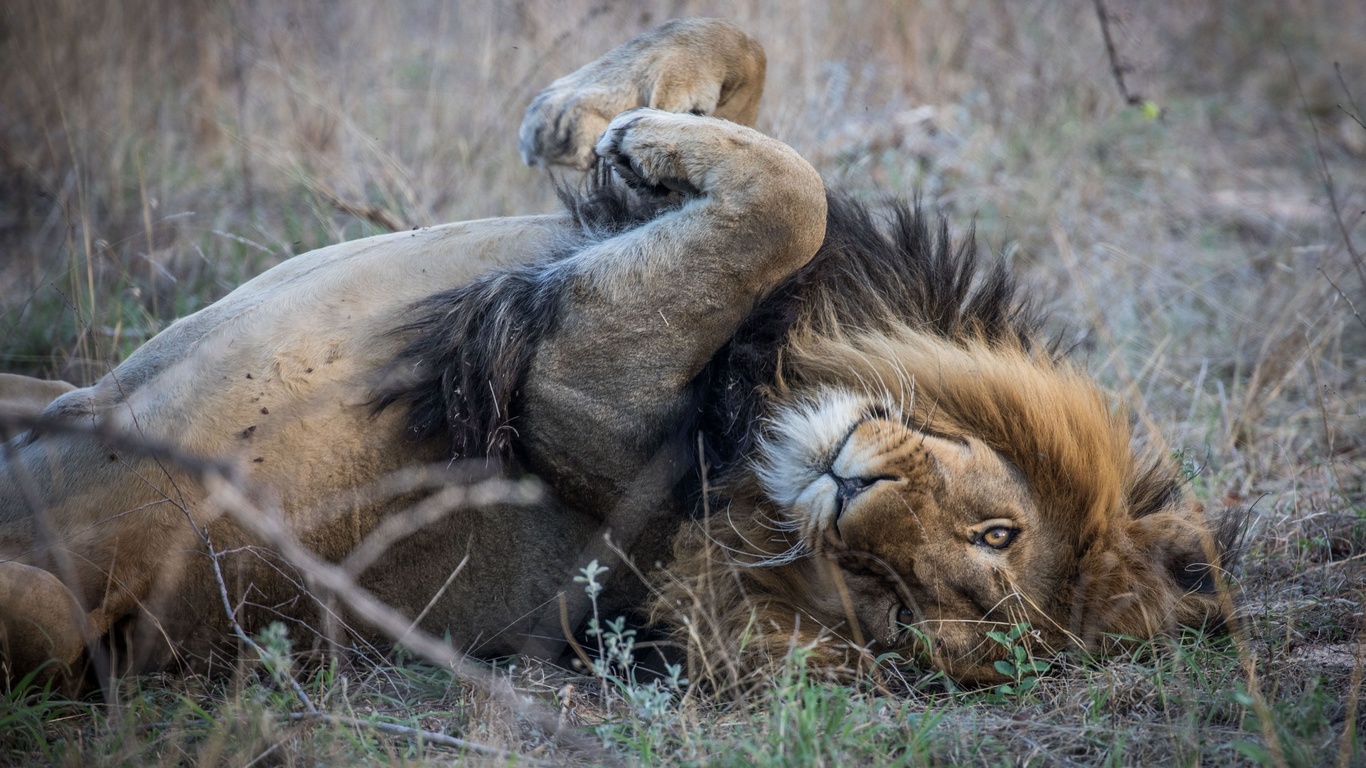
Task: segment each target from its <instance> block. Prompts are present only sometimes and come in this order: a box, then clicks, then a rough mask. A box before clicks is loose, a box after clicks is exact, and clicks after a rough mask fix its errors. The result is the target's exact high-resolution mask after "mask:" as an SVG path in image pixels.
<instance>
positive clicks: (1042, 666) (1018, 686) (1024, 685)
mask: <svg viewBox="0 0 1366 768" xmlns="http://www.w3.org/2000/svg"><path fill="white" fill-rule="evenodd" d="M1033 631H1034V630H1033V628H1032V627H1030V626H1029V624H1028V623H1023V622H1022V623H1019V624H1012V625H1011V626H1010V630H1009V631H1008V632H1000V631H996V630H993V631H991V632H988V633H987V637H989V638H991V640H992V641H994V642H996V643H998V644H999V645H1001V646H1002V647H1004V648H1005V649H1006V656H1007V658H1005V659H1001V660H1000V661H997V662H995V663H994V664H993V665H992V666H994V667H995V668H996V671H997V672H1000V673H1001V674H1002V675H1005V676H1006V677H1008V678H1010V682H1006V683H1001V684H1000V685H998V686H996V690H995V691H994V694H993V695H994V696H995V698H997V699H1000V700H1002V701H1004V700H1007V699H1020V698H1023V697H1024V696H1025V695H1027V694H1028V693H1029V692H1030V691H1033V690H1034V689H1035V688H1036V687H1038V685H1039V675H1041V674H1043V673H1044V672H1047V671H1048V669H1049V667H1050V666H1051V665H1050V664H1049V663H1048V662H1046V661H1040V660H1038V659H1034V658H1031V657H1030V655H1029V649H1028V648H1027V647H1026V645H1025V641H1024V639H1025V638H1026V637H1028V636H1031V635H1032V634H1033Z"/></svg>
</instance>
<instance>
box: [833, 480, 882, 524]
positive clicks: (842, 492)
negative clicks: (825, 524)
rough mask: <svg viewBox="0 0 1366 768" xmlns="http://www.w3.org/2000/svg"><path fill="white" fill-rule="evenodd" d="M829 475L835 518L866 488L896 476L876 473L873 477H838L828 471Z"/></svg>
mask: <svg viewBox="0 0 1366 768" xmlns="http://www.w3.org/2000/svg"><path fill="white" fill-rule="evenodd" d="M830 477H831V478H832V479H834V481H835V503H836V510H835V519H836V520H838V519H839V518H840V516H841V515H843V514H844V510H846V509H848V508H849V503H850V502H852V501H853V500H854V499H855V498H856V497H857V496H858V495H859V494H861V493H863V492H864V491H866V490H868V489H869V488H871V487H873V486H874V485H877V484H878V483H880V482H882V481H883V480H896V478H895V477H892V476H891V475H877V476H874V477H840V476H839V475H837V474H835V473H834V472H831V473H830Z"/></svg>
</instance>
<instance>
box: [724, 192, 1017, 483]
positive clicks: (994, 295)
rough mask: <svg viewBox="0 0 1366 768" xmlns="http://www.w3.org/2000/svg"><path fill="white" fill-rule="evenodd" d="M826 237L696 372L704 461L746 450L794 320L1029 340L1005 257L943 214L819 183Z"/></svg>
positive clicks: (732, 458)
mask: <svg viewBox="0 0 1366 768" xmlns="http://www.w3.org/2000/svg"><path fill="white" fill-rule="evenodd" d="M826 197H827V214H826V228H825V241H824V242H823V243H822V244H821V247H820V250H819V251H817V252H816V255H815V256H814V257H813V258H812V259H811V261H810V262H808V263H807V264H806V266H805V267H803V268H802V269H801V270H799V271H798V272H797V273H796V274H794V275H793V276H792V277H791V278H789V279H788V280H787V281H786V282H784V283H783V284H782V285H780V286H779V287H778V288H777V289H776V290H774V291H773V292H772V293H771V294H770V295H769V296H767V297H766V298H764V299H763V300H762V301H761V302H760V303H759V305H758V306H757V307H756V308H755V310H754V312H752V313H751V314H750V316H749V317H748V318H747V319H746V320H745V322H744V324H743V325H741V326H740V328H739V329H738V330H737V331H736V333H735V335H734V336H733V337H732V338H731V340H730V342H729V343H728V344H726V346H724V347H722V348H721V349H720V350H719V351H718V352H717V353H716V356H715V357H713V358H712V361H711V364H710V365H709V366H708V368H707V370H706V371H705V373H704V378H705V386H706V387H707V392H706V394H705V395H704V396H703V398H702V402H703V403H704V406H703V409H704V410H703V415H702V419H701V423H700V428H701V429H702V431H703V434H705V435H706V436H707V445H708V447H709V454H710V455H709V457H708V459H709V461H708V463H709V464H710V465H712V466H714V467H719V468H721V469H722V470H724V469H725V468H728V467H730V466H732V465H733V464H734V463H735V462H736V461H739V460H741V459H743V457H744V456H746V455H747V454H748V453H749V450H750V448H751V446H752V443H753V441H754V439H755V437H756V430H755V427H756V425H757V424H758V423H759V419H760V417H761V416H762V415H763V413H764V411H765V409H766V403H765V400H764V393H765V392H767V391H768V388H769V387H770V385H772V384H773V383H774V382H775V381H776V379H777V377H778V375H779V373H780V372H779V370H778V366H779V363H780V360H781V359H782V355H781V350H782V348H783V346H784V343H785V341H786V339H787V337H788V334H789V332H790V331H791V330H792V329H793V328H794V326H796V325H797V324H798V323H799V322H809V323H811V325H812V329H813V330H814V331H815V332H817V333H821V332H829V331H833V330H834V329H835V328H836V327H839V328H844V329H860V330H865V331H872V332H878V331H887V330H890V329H892V328H893V327H896V326H903V327H904V326H910V327H912V328H918V329H920V330H923V331H924V332H926V333H930V334H934V335H937V336H940V337H943V338H946V339H950V340H958V341H963V340H967V339H969V338H971V339H977V340H981V341H985V342H987V343H988V344H995V343H1000V342H1004V341H1010V342H1012V343H1018V344H1020V345H1021V346H1023V347H1024V348H1026V349H1029V348H1030V347H1031V346H1032V345H1033V344H1034V343H1035V342H1036V340H1037V338H1038V337H1039V333H1040V325H1041V319H1040V316H1039V314H1038V313H1037V312H1036V311H1034V309H1033V308H1032V307H1031V306H1030V305H1029V303H1028V302H1027V301H1024V300H1023V299H1022V298H1021V297H1020V291H1019V288H1018V286H1017V284H1016V282H1015V280H1014V278H1013V277H1012V276H1011V274H1010V272H1009V270H1008V269H1007V268H1006V265H1005V263H1004V261H1002V260H1000V259H996V260H994V261H993V263H992V264H991V265H990V266H989V267H987V268H986V269H983V268H982V267H981V265H980V262H979V252H978V250H977V248H976V245H975V242H974V237H973V234H972V233H971V232H970V233H969V234H968V236H967V237H966V238H964V239H963V241H962V242H960V243H958V244H957V245H955V244H954V242H953V240H952V238H950V236H949V231H948V224H947V222H946V221H945V220H944V219H943V218H942V217H939V218H937V219H935V220H934V221H935V223H934V225H933V229H932V228H931V218H930V217H929V216H927V215H926V214H925V213H924V211H923V210H922V209H921V207H920V205H919V204H918V203H916V204H908V203H906V202H905V201H895V202H892V203H890V205H889V210H888V214H887V215H886V216H885V217H883V220H882V221H879V217H878V216H877V215H876V214H875V213H874V212H873V210H872V209H871V208H870V207H869V206H868V205H867V204H865V203H862V202H859V201H857V200H855V199H853V198H852V197H849V196H847V195H843V194H840V193H828V194H827V196H826Z"/></svg>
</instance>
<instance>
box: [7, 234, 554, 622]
mask: <svg viewBox="0 0 1366 768" xmlns="http://www.w3.org/2000/svg"><path fill="white" fill-rule="evenodd" d="M561 226H562V219H561V218H559V217H536V218H526V219H498V220H487V221H481V222H471V223H467V224H457V225H447V226H444V227H436V228H430V229H425V230H419V231H414V232H405V233H397V234H394V235H388V236H382V237H378V238H370V239H367V240H362V241H356V242H352V243H345V244H341V245H338V246H334V247H332V248H327V249H323V250H321V251H316V252H313V253H309V254H304V255H301V256H299V257H296V258H294V259H291V260H290V261H287V262H285V263H283V264H281V265H280V266H278V267H276V268H275V269H272V270H270V271H268V272H266V273H265V274H263V275H261V276H260V277H258V278H256V279H255V280H253V281H251V282H249V283H247V284H245V285H243V286H242V287H240V288H238V289H237V290H236V291H234V292H233V293H231V294H230V295H228V296H227V297H225V298H224V299H223V300H222V301H220V302H218V303H216V304H214V305H212V306H211V307H208V308H206V309H205V310H203V311H201V312H199V313H196V314H195V315H191V316H189V317H187V318H184V319H182V320H180V321H178V322H177V323H175V324H174V325H172V326H171V327H170V328H168V329H167V330H166V331H164V332H163V333H162V334H160V335H158V336H157V337H156V338H155V339H153V340H151V341H150V342H148V343H147V344H146V345H144V346H143V347H142V348H141V349H139V350H138V351H137V352H135V353H134V354H133V355H132V356H130V357H129V358H128V359H127V360H126V361H125V362H124V363H123V364H121V365H120V366H119V367H118V368H117V369H115V370H114V371H113V372H112V373H111V374H110V375H108V376H106V377H105V378H104V379H102V380H100V381H99V382H97V383H96V384H95V385H94V386H92V387H89V388H86V389H82V390H76V391H74V392H71V393H68V394H67V395H65V396H63V397H61V398H58V400H56V401H54V403H53V404H52V405H51V406H49V408H48V410H47V411H46V415H47V416H48V417H49V418H53V419H59V420H60V419H66V420H69V421H71V422H73V423H77V424H81V423H90V422H91V420H99V421H101V422H102V423H103V424H104V425H105V426H106V427H113V428H114V429H116V430H117V431H119V432H120V433H122V434H123V435H124V436H125V437H126V438H127V439H128V440H130V441H132V442H137V441H141V440H145V441H149V442H152V443H156V444H161V445H168V446H171V447H173V448H174V449H175V451H176V452H179V453H183V454H184V455H186V456H195V457H208V458H212V459H215V460H219V461H224V462H227V463H229V464H231V465H233V466H234V467H236V469H237V471H238V472H239V473H240V475H241V476H242V477H243V478H245V479H246V481H247V485H248V486H249V487H250V488H252V490H253V493H254V494H255V496H256V497H257V498H259V499H260V500H262V503H263V506H265V507H266V508H267V509H268V510H270V511H271V513H273V514H281V513H282V514H284V515H285V517H286V518H287V519H288V520H289V521H290V525H291V528H293V529H294V530H295V532H296V533H297V535H298V536H299V538H300V539H301V541H303V543H304V544H305V545H306V546H308V547H310V548H311V549H313V550H314V551H316V552H317V553H319V554H321V555H323V556H324V557H327V558H332V559H335V558H339V557H342V556H344V555H345V553H346V552H348V551H350V550H351V549H352V548H353V547H354V546H355V545H356V543H358V542H359V541H361V540H362V539H363V538H364V537H365V535H366V534H367V533H368V532H369V531H370V530H371V529H372V528H373V526H374V525H375V524H376V522H377V521H378V520H379V519H380V518H381V517H383V516H384V515H385V514H388V513H389V512H391V511H392V510H391V509H390V508H389V507H387V506H384V505H379V506H376V505H375V504H374V503H373V502H369V501H367V500H365V499H364V498H362V497H363V493H362V491H363V490H364V489H365V488H366V487H367V486H369V485H370V484H371V483H373V482H374V481H376V480H377V479H379V478H381V477H383V476H385V475H387V474H389V473H391V472H393V471H394V470H397V469H401V468H404V467H407V466H411V465H414V464H420V463H425V462H428V461H435V460H439V459H440V458H441V457H440V451H439V450H438V449H434V448H432V447H425V448H424V447H418V446H414V445H412V444H411V443H410V442H408V441H406V440H405V439H404V438H403V431H402V423H401V417H402V414H401V413H400V412H399V409H390V410H389V411H387V412H385V413H383V414H380V415H378V416H375V415H373V414H372V413H371V410H370V408H369V406H368V401H369V399H370V398H371V396H372V395H371V393H372V391H373V388H374V386H375V385H376V384H377V383H378V376H379V375H380V372H381V370H382V369H383V367H384V366H385V365H387V364H388V362H389V360H390V358H391V356H392V354H393V352H395V351H396V345H397V341H396V339H395V338H394V337H393V336H390V335H388V334H389V332H390V331H391V330H392V329H393V328H395V327H397V326H398V325H400V324H401V323H402V322H403V318H404V311H405V309H406V308H407V307H408V306H409V305H411V304H412V302H414V301H415V300H417V299H420V298H422V297H425V296H428V295H430V294H432V293H435V292H438V291H441V290H446V289H449V288H452V287H456V286H459V285H462V284H464V283H466V282H468V281H469V280H471V279H473V278H474V277H476V276H477V275H479V274H481V273H483V272H485V271H487V270H489V269H491V268H495V267H498V266H503V265H508V264H514V263H517V262H519V261H525V260H527V259H529V258H534V257H535V256H537V255H538V254H541V253H545V252H546V250H547V249H548V247H549V246H550V244H552V243H553V242H554V239H555V238H556V237H557V235H558V233H559V232H560V230H561ZM19 460H20V461H21V462H23V463H24V464H25V465H26V467H27V469H26V470H25V471H20V472H16V471H14V468H9V471H0V556H6V557H17V558H18V559H20V560H21V561H27V562H34V563H36V564H39V565H40V566H41V567H47V568H49V569H55V568H56V567H57V565H58V563H56V562H55V561H53V560H52V555H51V554H50V553H49V554H47V555H44V554H43V553H42V552H38V551H36V550H33V546H34V542H35V536H36V528H35V524H34V520H35V518H34V516H33V512H32V510H33V509H34V508H35V507H41V508H43V509H45V515H46V518H47V521H48V522H50V523H51V524H52V525H53V528H55V529H56V532H57V533H58V534H59V536H61V537H62V538H63V539H64V540H65V542H66V546H67V548H68V549H69V550H71V551H72V552H74V553H75V555H76V557H75V558H72V559H73V560H74V561H75V562H76V563H77V565H76V566H75V567H76V569H77V573H76V580H77V581H78V582H79V584H78V585H77V586H78V591H80V592H83V594H82V595H81V599H82V600H83V602H85V603H86V604H87V605H90V606H92V607H100V608H103V609H106V610H107V611H109V612H110V618H111V619H118V618H119V617H120V616H131V615H132V614H133V613H141V614H151V615H152V616H154V617H155V619H156V620H155V621H152V622H148V621H141V622H140V624H139V626H140V628H139V627H134V628H132V631H134V632H135V633H136V634H137V635H138V636H139V637H140V638H141V639H143V640H147V641H150V642H152V643H153V644H155V643H157V642H161V640H158V636H160V638H162V639H163V640H164V639H166V638H169V639H172V640H177V639H179V638H180V637H186V638H191V639H193V638H196V637H199V638H202V639H206V640H212V639H215V638H221V636H222V633H223V631H224V630H225V629H226V628H227V627H226V624H225V622H224V620H223V609H222V603H221V599H220V598H219V595H218V584H217V577H216V575H215V574H214V571H213V568H212V567H211V565H212V563H211V561H210V559H209V558H208V557H207V555H206V547H205V544H204V541H203V539H202V536H201V534H200V533H199V531H202V530H205V529H207V531H208V532H209V535H210V536H211V537H212V538H213V544H214V547H215V549H218V550H224V551H232V555H231V556H230V557H229V559H228V560H226V561H224V566H225V567H224V568H223V572H224V575H225V578H226V580H227V582H228V584H227V586H228V588H229V592H230V594H231V595H233V600H234V601H238V600H240V601H242V603H243V605H245V606H247V608H246V610H245V612H244V613H243V614H242V615H243V616H244V617H252V616H255V617H257V618H259V619H261V620H265V619H268V618H269V617H271V616H281V617H291V616H297V617H298V618H301V619H304V620H310V621H311V620H314V619H316V617H317V616H318V611H317V610H316V608H317V606H315V605H311V604H310V603H311V600H310V598H307V597H301V596H300V590H299V587H298V583H297V576H295V575H293V574H290V573H288V569H281V568H279V567H278V566H279V563H277V562H275V558H274V557H273V556H271V555H269V554H266V553H264V552H262V551H261V550H259V549H255V548H252V547H251V546H250V545H251V544H252V542H250V541H249V540H248V539H247V538H246V537H245V536H243V535H242V534H241V533H240V531H238V530H237V528H236V526H235V525H233V524H232V523H231V521H230V519H229V518H227V517H225V516H224V512H223V510H222V509H221V508H220V505H218V504H216V503H209V502H210V500H208V499H206V498H205V492H204V490H203V488H202V486H201V484H200V483H199V481H198V479H197V477H196V476H195V473H194V472H193V471H190V470H189V469H187V468H184V467H178V466H177V464H178V462H177V461H176V460H175V459H174V458H173V457H170V458H168V457H162V458H159V459H151V458H147V457H144V456H141V455H140V454H139V451H138V450H136V449H135V448H131V447H129V448H123V447H119V446H114V447H111V446H108V445H102V444H101V443H100V442H97V441H94V440H89V439H85V438H82V437H79V436H74V437H73V436H70V435H49V436H46V437H44V438H42V439H41V440H38V441H36V442H34V443H32V444H30V445H28V446H25V447H24V448H23V449H22V453H21V454H20V455H19ZM5 462H7V458H6V457H3V456H0V464H3V463H5ZM19 479H24V481H25V483H27V484H28V485H29V486H32V487H30V488H27V489H21V488H20V487H19ZM35 493H36V495H37V496H38V498H32V497H33V496H34V494H35ZM191 522H193V523H194V527H192V526H191V525H190V523H191ZM514 524H515V525H519V526H522V528H519V529H518V531H516V532H514V534H513V535H505V534H504V533H503V532H501V530H500V529H501V528H502V526H504V525H514ZM538 524H539V527H538ZM196 529H198V530H196ZM533 530H534V531H537V532H538V534H539V535H541V536H543V537H545V538H546V539H547V540H549V541H552V542H556V543H555V544H554V545H553V546H547V545H532V544H529V542H528V541H527V540H526V535H529V534H526V533H524V531H533ZM576 530H577V528H576V527H575V523H574V522H573V520H572V519H571V518H569V517H557V516H555V515H551V516H549V518H545V517H544V516H542V517H536V516H534V515H532V514H531V513H529V512H526V511H524V510H523V511H512V512H508V513H506V514H503V515H501V516H499V515H495V514H493V513H480V514H479V515H478V516H475V515H462V514H461V513H456V514H455V515H453V516H452V517H451V518H449V519H448V521H447V523H446V524H445V529H444V530H441V531H433V532H432V535H433V536H435V539H433V540H432V541H427V542H425V543H422V542H421V538H422V537H421V536H419V537H415V538H414V540H413V541H412V542H409V543H405V544H404V545H403V547H404V551H405V552H408V556H407V557H397V558H390V559H389V561H388V562H381V563H378V564H376V565H375V566H373V567H372V568H371V569H370V570H369V571H367V577H369V578H370V580H371V582H372V583H373V584H374V586H375V588H376V589H377V590H378V591H379V592H380V593H381V595H382V596H384V597H386V598H389V599H393V600H395V602H396V604H397V605H398V606H399V607H401V608H403V609H405V610H407V611H409V612H410V613H411V614H415V613H416V612H418V611H420V610H421V609H422V608H423V607H424V606H425V605H426V603H427V601H428V600H430V598H431V597H432V595H434V594H435V592H436V590H437V589H438V588H439V587H440V586H441V584H442V583H444V581H445V580H446V577H447V576H448V575H449V573H450V571H451V569H453V568H454V567H455V565H456V564H457V563H459V562H460V560H461V558H462V557H463V556H464V553H465V552H467V551H470V552H473V553H474V554H472V556H471V564H474V563H477V562H479V561H481V560H482V561H485V563H484V564H485V566H486V567H482V568H479V569H478V572H479V573H484V574H501V575H495V576H487V575H484V576H479V575H477V574H476V571H473V570H472V571H471V572H470V576H471V578H469V579H465V580H460V579H457V581H456V583H455V584H453V586H452V587H451V588H450V590H448V595H449V597H448V598H447V599H446V602H445V603H441V604H438V605H437V606H436V607H435V608H434V609H433V611H432V612H431V615H432V616H433V618H437V619H444V620H446V621H448V622H450V623H461V622H465V621H467V620H468V621H473V622H475V623H482V624H481V626H478V627H474V630H475V631H474V632H472V633H468V634H470V636H471V638H472V639H473V638H474V637H476V636H480V635H486V634H488V633H489V628H490V627H491V626H496V625H498V623H499V622H502V623H504V624H511V623H515V621H516V619H517V618H518V616H519V615H520V614H522V613H525V612H526V610H527V606H526V605H523V603H522V602H519V601H520V600H522V598H519V597H514V598H511V599H509V598H500V599H495V600H490V599H489V598H488V597H487V595H488V594H490V590H495V591H496V589H497V584H498V583H499V582H503V583H506V584H507V586H508V589H509V590H512V591H511V592H509V593H508V594H510V595H526V598H525V601H531V602H536V601H540V600H543V599H544V598H543V597H535V595H539V594H540V592H541V591H543V590H541V589H540V588H539V587H537V586H536V585H537V584H538V583H540V582H541V581H544V579H541V578H540V577H538V576H536V575H535V574H534V573H531V574H523V575H522V576H523V578H521V579H520V580H518V579H514V578H512V575H511V574H510V573H509V572H508V571H507V570H506V568H507V567H509V564H510V563H512V562H516V561H519V560H522V559H523V558H522V554H521V553H522V552H523V551H530V552H531V553H532V554H533V555H534V557H535V558H536V559H535V562H541V563H545V562H547V561H548V560H549V559H551V558H557V557H560V556H561V555H562V554H564V552H565V551H567V549H572V548H573V545H572V544H564V542H572V541H575V540H577V538H578V537H579V535H578V534H577V533H576V532H575V531H576ZM424 535H425V534H424ZM557 537H558V538H557ZM470 542H477V545H475V548H474V549H473V550H471V549H469V547H470V546H471V544H470ZM538 547H539V548H540V549H544V550H545V551H543V552H542V551H539V550H538ZM566 547H567V549H566ZM500 567H501V568H503V569H504V570H502V571H500V570H499V568H500ZM533 570H534V569H533ZM394 574H400V575H402V574H411V575H412V577H411V578H400V577H396V576H394ZM558 577H559V571H558V570H556V576H555V578H557V579H558ZM453 598H458V599H459V601H460V602H461V604H462V605H468V606H469V607H468V608H463V607H450V605H451V604H452V599H453ZM125 623H126V622H125ZM135 623H138V622H136V621H135ZM251 623H259V622H256V621H252V622H251Z"/></svg>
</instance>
